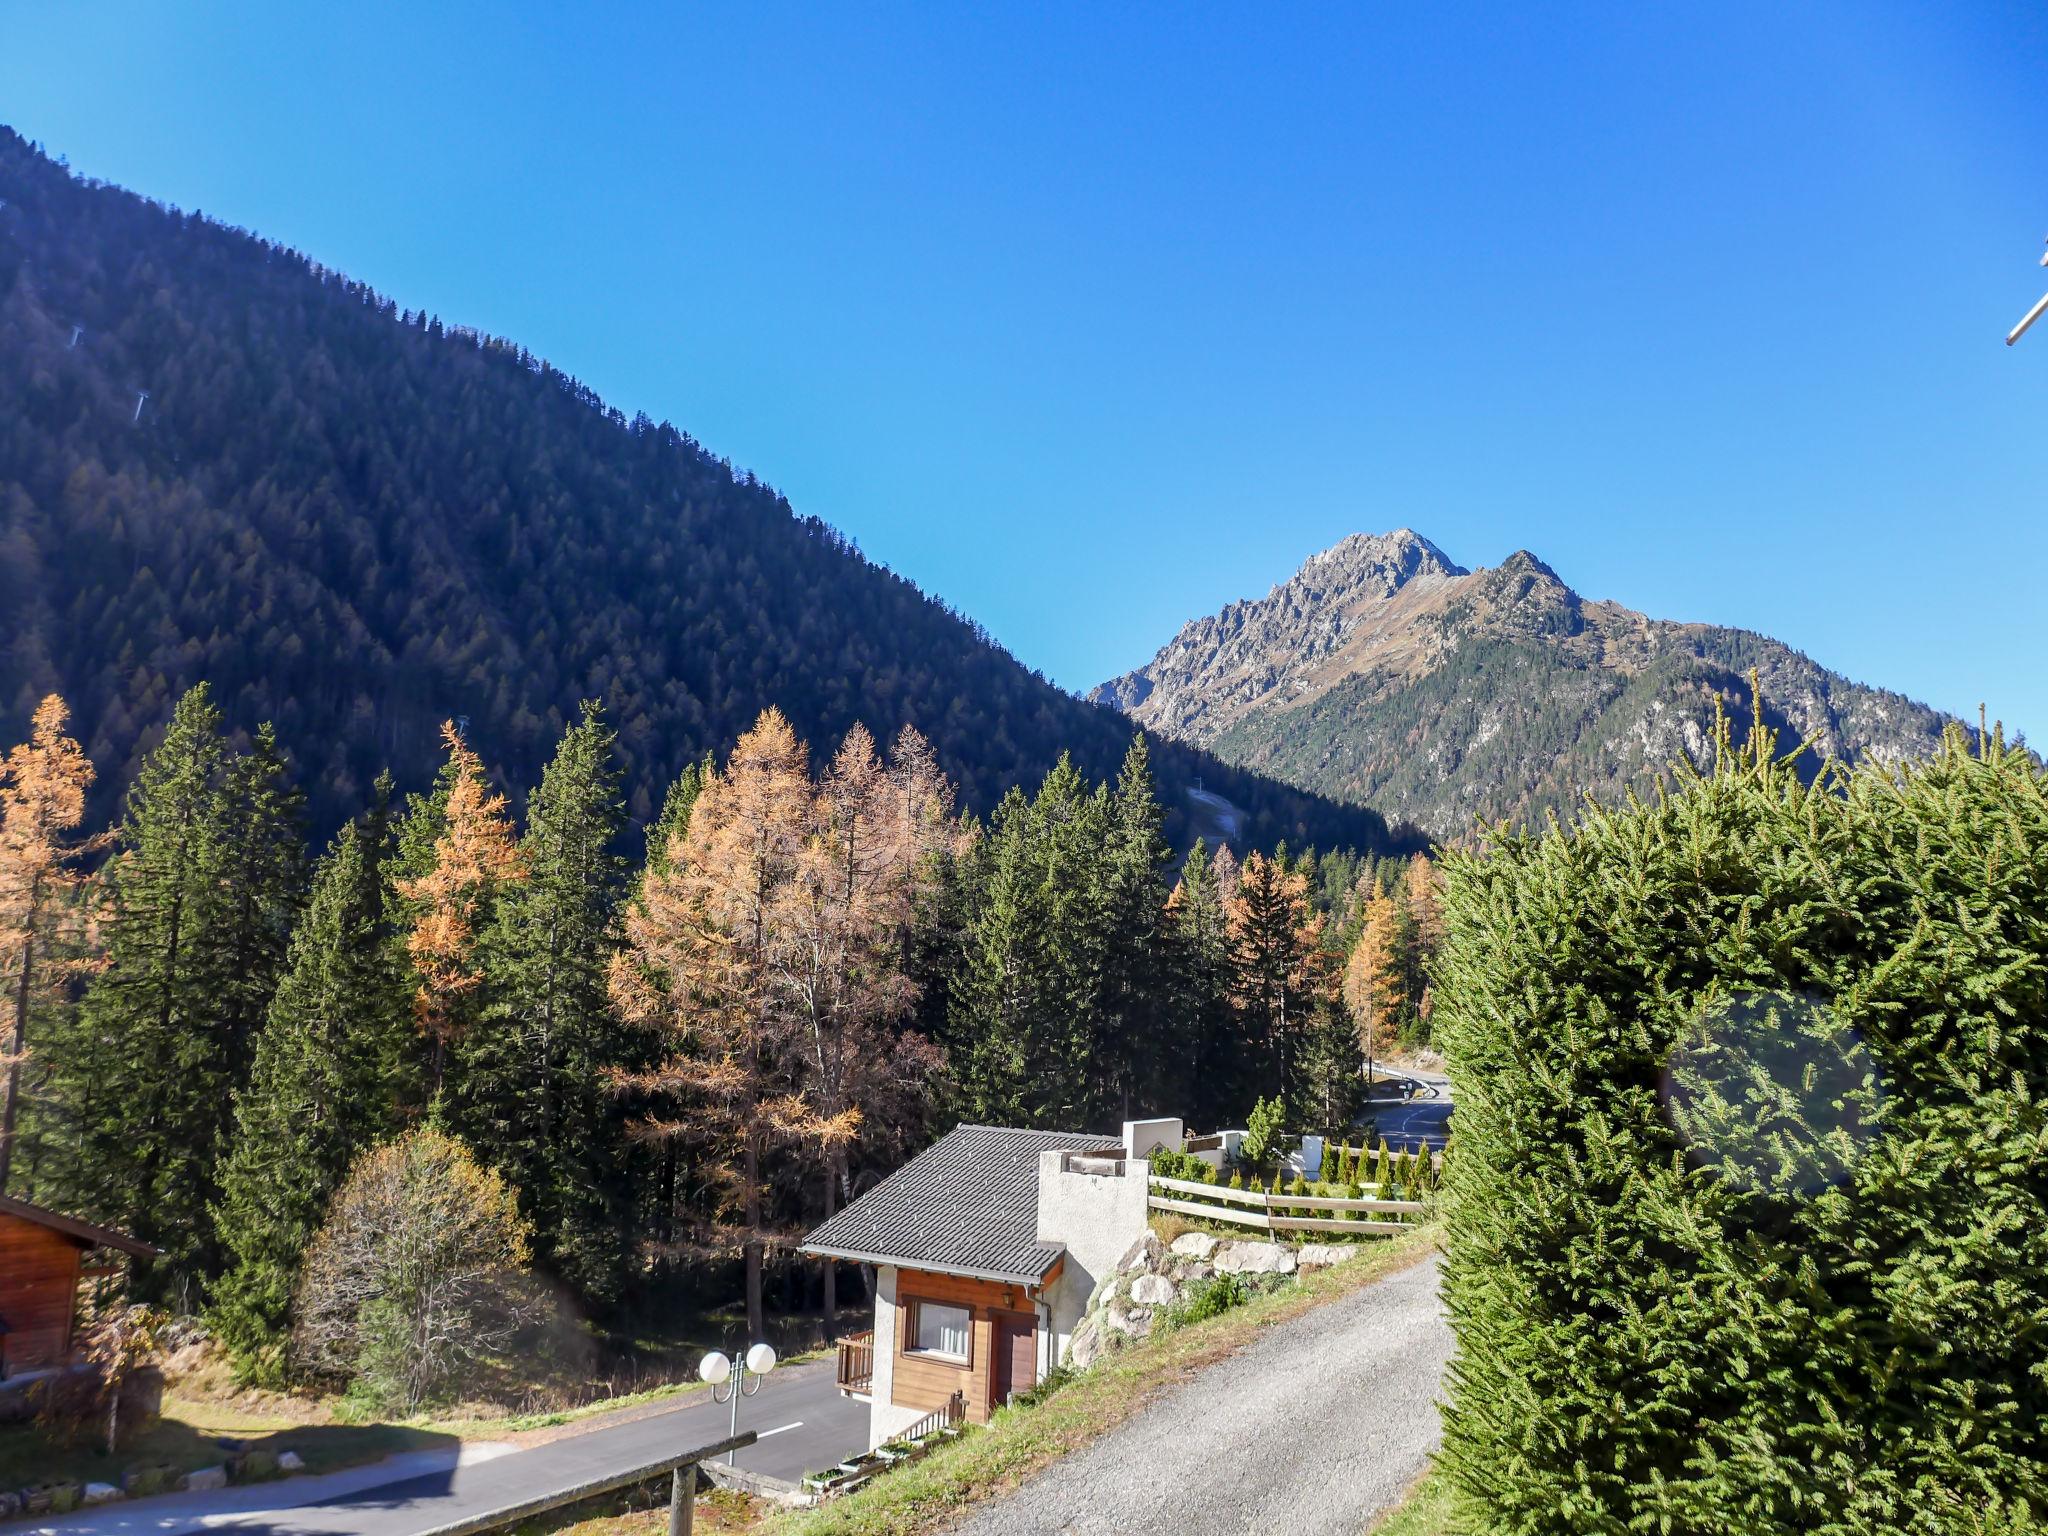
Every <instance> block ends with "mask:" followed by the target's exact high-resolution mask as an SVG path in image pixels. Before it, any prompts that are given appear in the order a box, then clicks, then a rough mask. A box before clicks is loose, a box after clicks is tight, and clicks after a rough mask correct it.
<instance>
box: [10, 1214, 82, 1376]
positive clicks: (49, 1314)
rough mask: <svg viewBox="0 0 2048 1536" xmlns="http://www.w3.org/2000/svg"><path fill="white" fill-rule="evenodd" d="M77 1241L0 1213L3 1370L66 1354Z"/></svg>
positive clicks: (55, 1361)
mask: <svg viewBox="0 0 2048 1536" xmlns="http://www.w3.org/2000/svg"><path fill="white" fill-rule="evenodd" d="M79 1252H80V1249H79V1245H78V1244H77V1243H76V1242H74V1241H73V1240H72V1239H71V1238H68V1237H66V1236H64V1235H63V1234H62V1233H60V1232H53V1231H51V1230H50V1229H49V1228H48V1227H44V1226H39V1225H37V1224H36V1223H35V1222H32V1221H25V1220H23V1219H22V1218H21V1217H19V1216H9V1215H6V1214H4V1213H0V1319H4V1320H5V1321H6V1323H7V1333H6V1336H5V1337H4V1338H0V1350H4V1351H5V1355H4V1358H5V1360H6V1364H7V1371H8V1374H10V1375H12V1374H13V1373H14V1372H16V1371H26V1370H32V1369H34V1368H35V1367H37V1366H44V1365H61V1364H63V1363H64V1362H65V1361H66V1360H68V1359H70V1358H71V1323H72V1318H73V1316H74V1315H75V1314H76V1312H77V1308H78V1255H79Z"/></svg>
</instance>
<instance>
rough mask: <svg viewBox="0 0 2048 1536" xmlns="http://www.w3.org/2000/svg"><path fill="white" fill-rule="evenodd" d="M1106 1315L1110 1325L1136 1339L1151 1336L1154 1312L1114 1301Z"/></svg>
mask: <svg viewBox="0 0 2048 1536" xmlns="http://www.w3.org/2000/svg"><path fill="white" fill-rule="evenodd" d="M1104 1316H1105V1319H1106V1320H1107V1321H1108V1323H1109V1326H1110V1327H1111V1328H1113V1329H1115V1330H1116V1331H1117V1332H1118V1333H1121V1334H1127V1335H1128V1336H1130V1337H1131V1338H1134V1339H1144V1338H1150V1337H1151V1334H1152V1314H1151V1313H1150V1312H1147V1311H1145V1310H1143V1309H1142V1308H1136V1309H1134V1308H1129V1307H1125V1306H1124V1305H1122V1303H1120V1302H1114V1301H1112V1302H1111V1303H1110V1304H1109V1310H1108V1312H1107V1313H1105V1314H1104Z"/></svg>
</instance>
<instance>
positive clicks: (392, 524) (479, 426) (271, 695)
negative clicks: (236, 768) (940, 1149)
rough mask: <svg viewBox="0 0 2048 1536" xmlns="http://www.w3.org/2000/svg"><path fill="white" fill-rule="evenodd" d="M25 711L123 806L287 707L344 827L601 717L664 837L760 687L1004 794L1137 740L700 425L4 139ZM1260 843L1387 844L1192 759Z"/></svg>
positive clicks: (14, 665)
mask: <svg viewBox="0 0 2048 1536" xmlns="http://www.w3.org/2000/svg"><path fill="white" fill-rule="evenodd" d="M0 199H4V207H0V724H4V725H5V726H6V727H7V728H8V730H9V731H10V732H12V733H13V734H14V735H16V736H19V735H20V734H21V733H22V732H23V731H24V730H25V729H26V727H27V724H28V720H29V715H30V712H31V711H32V710H33V709H34V708H35V706H36V703H37V701H38V700H40V699H41V698H42V697H43V696H44V695H46V694H48V693H52V692H57V693H61V694H62V695H63V696H64V697H65V698H66V699H67V700H68V701H69V703H70V705H71V709H72V719H73V722H74V726H75V728H76V729H77V730H78V732H79V737H80V740H81V743H82V744H83V745H84V747H85V749H86V751H87V752H88V753H89V754H90V755H91V757H92V759H93V760H94V762H96V763H97V764H98V765H99V769H100V776H99V781H98V786H97V788H96V789H95V791H94V797H95V798H94V801H93V806H92V810H93V812H94V819H95V820H100V821H104V820H108V819H111V816H112V814H113V811H114V807H115V804H116V797H117V796H118V794H119V792H120V790H121V789H122V788H123V787H125V786H126V785H127V784H128V783H129V782H131V781H132V779H133V777H134V774H135V771H136V768H137V766H138V764H139V762H140V759H141V754H142V753H143V751H144V750H146V749H147V748H148V747H149V746H150V745H152V744H153V743H155V742H156V741H157V740H159V739H161V737H162V734H163V731H164V729H165V727H166V725H167V723H168V721H169V718H170V712H171V706H172V704H173V703H174V702H175V701H176V700H177V698H178V697H179V696H180V695H181V694H183V693H184V692H185V691H186V690H187V689H188V688H190V687H191V686H192V685H193V684H195V683H198V682H201V681H204V682H207V683H208V684H210V685H211V688H212V690H213V697H214V699H215V701H216V705H217V707H218V708H219V709H220V710H221V712H222V715H223V717H224V720H225V723H226V725H227V728H228V729H229V730H230V732H232V733H234V734H236V735H237V736H239V737H242V738H248V737H249V736H250V735H251V733H253V732H254V731H255V729H256V728H257V726H258V725H259V724H260V723H262V722H266V721H267V722H270V723H271V724H272V725H273V726H274V727H275V729H276V732H277V736H278V739H279V740H280V741H284V742H287V743H289V744H290V749H291V751H292V753H293V757H294V769H295V775H296V778H297V781H298V782H299V783H300V784H301V785H302V786H303V789H304V793H305V795H306V797H307V806H308V812H309V817H310V825H311V826H312V828H313V829H314V830H315V831H316V832H318V833H319V834H320V835H322V836H325V835H326V834H328V833H330V832H332V831H333V830H334V829H336V828H337V827H338V826H340V825H341V823H342V822H343V821H345V820H346V819H347V818H348V817H349V816H351V815H353V814H354V813H355V811H356V810H357V809H358V808H360V806H361V805H362V804H363V803H364V801H365V799H366V798H367V796H368V795H369V793H370V789H371V786H372V785H373V784H374V783H375V782H376V780H377V778H378V776H379V775H380V774H381V773H383V772H385V771H386V770H389V771H390V772H392V773H393V774H395V775H396V776H397V778H398V779H399V781H400V782H404V783H412V782H417V781H419V780H420V779H422V778H424V777H425V776H426V775H427V774H429V773H431V772H432V771H433V765H434V763H435V761H436V760H437V757H438V754H439V750H440V741H439V730H440V726H441V723H442V722H443V721H444V720H446V719H451V718H452V719H456V720H459V721H463V722H464V723H465V735H466V738H467V739H468V740H470V741H472V742H473V743H474V744H475V746H476V749H477V750H478V751H479V753H480V754H481V755H482V756H483V757H484V758H485V759H486V760H487V761H489V762H490V763H492V764H493V765H494V771H497V772H499V773H501V774H502V775H503V778H502V783H503V785H504V786H505V787H507V788H509V789H511V790H512V791H513V792H514V793H523V792H524V791H525V790H526V789H528V788H530V787H531V786H532V785H534V784H535V783H536V782H537V780H538V775H539V771H540V768H541V765H542V764H543V763H544V762H545V761H546V758H547V755H548V753H549V752H550V751H551V750H552V747H553V744H554V742H555V741H556V739H557V738H558V737H559V736H560V735H561V733H562V732H563V730H564V729H565V728H566V727H567V726H568V725H569V724H570V723H571V722H572V721H573V720H574V719H575V716H576V710H577V707H578V705H579V702H580V701H581V700H584V699H591V698H596V699H602V700H603V701H604V705H605V708H606V710H607V713H608V716H609V718H610V719H611V720H612V721H613V722H614V725H615V728H616V730H617V733H618V752H619V757H620V761H621V764H622V771H623V774H624V781H623V792H624V796H625V803H626V813H627V816H628V818H629V819H630V821H631V822H632V823H634V824H635V825H636V826H639V827H643V828H644V827H645V826H646V825H647V823H648V822H649V821H651V820H652V818H653V817H654V816H655V814H656V813H657V812H658V810H659V809H660V797H661V795H662V792H663V789H664V787H665V786H666V785H668V784H669V783H671V782H672V781H673V780H674V779H675V777H676V776H677V775H678V774H679V773H680V772H681V770H682V769H683V767H684V766H685V765H686V764H688V763H690V762H693V761H696V760H697V759H699V758H701V757H702V756H703V755H704V754H705V753H706V752H710V751H714V750H719V749H722V747H723V746H725V745H728V744H730V743H731V742H732V741H733V740H734V739H735V738H736V737H737V736H738V735H739V733H740V732H741V731H743V730H744V729H746V727H747V726H748V725H749V724H750V723H751V722H752V720H753V719H754V717H755V716H756V715H757V714H758V713H759V712H760V711H761V710H762V709H764V708H766V707H768V706H769V705H774V706H776V707H778V708H780V709H782V710H783V711H785V712H786V713H787V715H788V717H789V719H790V720H791V722H792V724H793V725H794V726H795V728H796V729H797V730H798V731H799V732H800V733H802V734H803V735H805V736H807V737H810V738H813V739H818V740H828V739H829V740H834V741H836V740H838V739H840V738H841V737H843V736H844V735H845V734H846V732H847V731H848V730H849V729H851V728H852V726H853V725H854V724H855V723H856V722H857V721H859V722H865V723H867V724H868V725H869V726H870V727H872V728H873V729H874V730H876V731H878V732H880V733H882V734H884V735H885V736H886V735H888V734H891V733H893V732H894V731H895V730H896V729H897V728H898V727H900V726H903V725H913V726H915V727H916V728H917V729H918V730H919V731H920V732H921V733H922V734H923V735H924V736H925V738H926V739H927V740H929V741H930V742H931V744H932V746H933V749H934V750H935V752H936V753H937V754H938V758H939V760H940V762H941V764H942V765H943V766H944V768H945V770H946V772H947V773H948V774H949V775H950V776H951V777H952V778H953V779H954V781H955V782H956V783H957V784H958V785H959V787H960V792H961V795H962V798H963V802H964V803H965V804H966V805H967V806H969V807H972V808H975V809H977V810H981V811H984V812H985V811H987V810H989V809H991V808H992V807H993V806H994V805H995V804H996V802H997V801H998V800H999V799H1000V798H1001V797H1002V795H1003V793H1004V791H1005V790H1007V789H1008V788H1010V787H1011V786H1012V785H1015V784H1018V783H1020V782H1035V781H1036V779H1037V778H1038V777H1040V776H1042V775H1043V774H1044V773H1045V772H1046V771H1047V770H1048V769H1049V768H1051V766H1052V765H1053V763H1054V761H1055V760H1056V759H1057V758H1058V756H1059V755H1060V753H1061V752H1063V751H1064V752H1069V753H1071V754H1072V756H1073V758H1074V761H1075V763H1076V765H1077V766H1078V767H1080V768H1081V769H1082V770H1083V771H1085V772H1087V773H1089V774H1091V775H1093V776H1094V777H1097V778H1102V777H1107V776H1108V775H1109V774H1111V773H1113V772H1114V771H1115V768H1116V765H1117V762H1118V760H1119V759H1120V757H1121V755H1122V753H1123V749H1124V747H1125V745H1126V744H1127V742H1128V740H1129V728H1128V726H1127V725H1126V724H1124V723H1123V722H1121V721H1120V720H1118V719H1117V718H1116V717H1115V716H1114V715H1113V714H1111V713H1110V712H1108V711H1106V710H1101V709H1097V708H1094V707H1092V706H1090V705H1088V704H1085V703H1083V702H1081V701H1079V700H1077V699H1075V698H1073V697H1072V696H1070V695H1068V694H1066V693H1064V692H1062V691H1061V690H1060V689H1058V688H1056V687H1054V686H1052V685H1051V684H1049V683H1048V682H1047V681H1046V680H1045V679H1044V678H1042V677H1040V676H1038V675H1037V674H1035V673H1033V672H1032V671H1030V670H1029V669H1027V668H1025V667H1023V666H1022V665H1020V664H1019V663H1018V662H1017V661H1016V660H1015V659H1014V658H1013V657H1011V656H1010V655H1009V654H1008V653H1007V652H1005V651H1004V650H1003V649H1002V648H1001V647H1000V646H999V645H997V644H996V643H995V642H994V641H993V640H992V639H991V638H990V637H989V636H988V635H987V634H986V633H984V632H983V631H982V630H980V628H979V627H978V626H976V625H975V624H974V623H973V622H972V621H971V620H969V619H967V618H965V617H963V616H961V615H959V614H957V613H955V612H953V611H951V610H950V609H949V608H947V607H946V606H945V605H944V604H943V603H942V602H940V601H938V600H937V599H935V598H932V597H930V596H928V595H926V594H925V593H923V592H921V591H920V590H919V589H918V588H917V586H916V585H915V584H914V583H913V582H911V581H908V580H906V579H904V578H903V577H901V576H898V575H896V574H893V573H891V572H889V571H887V570H885V569H882V568H880V567H878V566H876V565H874V564H872V563H870V562H868V561H867V560H865V559H863V558H862V557H861V555H860V554H859V552H858V551H857V550H856V549H854V548H853V547H852V546H851V544H850V543H849V542H848V541H847V540H846V539H845V538H843V537H842V536H841V535H840V534H838V533H837V532H835V531H834V530H833V529H831V528H830V527H828V526H826V525H825V524H824V523H822V522H820V521H818V520H817V519H815V518H806V517H801V516H799V515H797V513H796V512H795V511H794V510H793V509H792V508H791V507H790V505H789V504H788V502H787V501H785V500H784V499H783V498H782V497H780V496H779V495H777V494H776V492H775V491H773V490H772V489H771V488H769V487H768V486H766V485H764V484H762V483H761V482H759V481H758V480H756V479H755V478H754V476H753V475H751V474H748V473H745V472H741V471H737V470H735V469H734V468H733V467H732V466H731V465H730V464H728V463H726V462H724V461H722V460H720V459H718V458H717V457H715V456H714V455H713V454H712V453H710V452H709V451H707V450H706V449H705V448H704V447H702V446H701V445H699V444H698V443H696V442H695V441H693V440H692V439H691V438H690V437H688V436H687V435H686V434H685V433H683V432H681V431H679V430H677V429H676V428H674V427H672V426H669V425H667V424H666V423H661V424H657V423H655V422H653V421H650V420H648V419H646V418H645V417H639V418H635V419H632V420H628V419H627V418H626V417H625V416H624V415H623V414H622V413H620V412H619V411H617V410H614V409H608V408H606V406H605V405H604V404H603V402H602V401H600V400H598V399H597V398H596V397H595V396H594V395H593V394H592V393H591V392H590V391H589V390H587V389H586V388H584V387H583V386H581V385H580V384H578V383H577V382H576V381H575V380H574V379H572V378H570V377H568V376H567V375H565V374H564V373H562V372H561V371H560V370H558V369H556V368H555V367H553V366H551V365H550V364H548V363H546V362H544V361H543V360H541V359H539V358H536V357H533V356H532V355H530V354H529V353H527V352H526V351H525V350H524V349H523V348H521V347H519V346H517V345H516V344H514V343H511V342H508V341H502V340H498V339H495V338H489V337H483V336H479V335H477V334H475V333H474V332H471V331H467V330H464V329H462V328H460V327H451V326H449V325H447V324H444V322H443V321H442V320H441V319H440V318H439V317H436V316H430V315H426V314H422V313H417V312H414V311H410V310H407V309H403V308H401V307H400V306H399V305H398V304H397V303H395V302H394V301H392V300H390V299H387V298H384V297H382V296H380V295H379V294H376V293H374V292H372V291H371V290H370V289H368V288H366V287H365V286H363V285H362V284H360V283H357V282H352V281H350V280H348V279H347V278H345V277H343V276H342V275H340V274H339V273H336V272H332V271H329V270H327V269H325V268H323V267H321V266H319V265H318V264H317V263H316V262H314V261H311V260H309V259H307V258H306V257H303V256H301V255H299V254H297V253H295V252H292V251H289V250H286V249H283V248H281V247H279V246H277V245H274V244H271V243H269V242H267V241H264V240H261V239H259V238H257V237H255V236H252V235H250V234H248V233H245V232H243V231H240V230H235V229H230V228H226V227H223V226H222V225H219V224H216V223H213V222H210V221H208V220H207V219H205V218H203V217H201V216H199V215H197V214H192V213H185V212H179V211H176V210H173V209H169V208H165V207H163V206H161V205H158V204H156V203H153V202H150V201H148V200H146V199H144V198H142V197H138V196H135V195H133V194H131V193H128V192H124V191H121V190H119V189H116V188H111V187H106V186H101V185H95V184H90V183H87V182H84V181H81V180H79V179H77V178H74V177H73V176H72V175H70V173H69V172H68V171H67V170H66V169H64V168H63V167H62V166H60V165H58V164H56V163H55V162H53V161H51V160H49V159H48V158H46V157H45V156H43V155H42V154H41V153H39V152H38V151H37V150H36V149H35V148H34V147H32V146H30V145H29V144H28V143H26V142H25V141H23V140H22V139H21V138H20V137H18V136H17V135H15V134H13V133H12V132H10V131H8V130H5V129H0ZM1157 771H1158V775H1159V780H1160V784H1161V787H1162V790H1163V798H1164V803H1165V805H1166V808H1167V817H1168V833H1169V836H1170V837H1171V838H1172V839H1173V840H1174V841H1175V842H1176V844H1177V845H1179V846H1182V847H1184V846H1185V845H1186V842H1187V840H1188V837H1189V835H1190V834H1191V833H1192V832H1193V831H1196V830H1199V829H1198V828H1195V827H1191V826H1189V825H1188V824H1187V822H1186V816H1187V810H1186V799H1185V796H1184V793H1183V791H1184V790H1185V789H1186V788H1187V787H1189V786H1190V785H1191V784H1193V783H1195V782H1196V781H1202V782H1204V783H1205V784H1206V787H1207V788H1208V789H1210V790H1212V791H1215V792H1217V793H1220V794H1222V795H1224V796H1225V797H1227V798H1228V799H1229V800H1231V801H1232V802H1233V803H1235V804H1236V805H1237V806H1239V807H1240V808H1241V809H1242V810H1243V811H1244V813H1245V823H1244V826H1243V828H1242V833H1243V836H1244V837H1245V838H1246V839H1247V840H1248V841H1250V842H1251V843H1253V844H1258V845H1263V846H1268V847H1270V846H1271V845H1272V844H1273V843H1274V842H1276V841H1278V840H1280V839H1283V838H1285V839H1289V840H1292V841H1294V842H1295V843H1297V844H1300V843H1302V842H1306V841H1313V842H1318V843H1321V844H1323V845H1324V846H1331V845H1345V846H1352V847H1361V848H1365V847H1384V846H1386V831H1385V827H1384V825H1383V824H1382V823H1381V822H1380V820H1379V819H1378V818H1377V817H1376V816H1374V815H1373V814H1372V813H1371V812H1369V811H1364V810H1359V809H1356V808H1347V807H1340V806H1337V805H1335V804H1333V803H1332V802H1330V801H1327V800H1324V799H1322V798H1320V797H1318V796H1316V795H1313V794H1305V793H1302V792H1299V791H1295V790H1291V789H1287V788H1285V787H1282V786H1279V785H1276V784H1274V783H1272V782H1270V781H1268V780H1265V779H1262V778H1260V777H1258V776H1257V775H1255V774H1248V773H1244V772H1241V771H1239V770H1236V769H1232V768H1230V767H1227V766H1226V765H1224V764H1222V763H1220V762H1218V761H1216V760H1215V759H1212V758H1209V757H1207V756H1206V755H1205V754H1202V753H1199V752H1196V751H1193V750H1190V749H1187V748H1183V747H1180V746H1177V745H1169V746H1163V747H1160V748H1158V749H1157Z"/></svg>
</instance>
